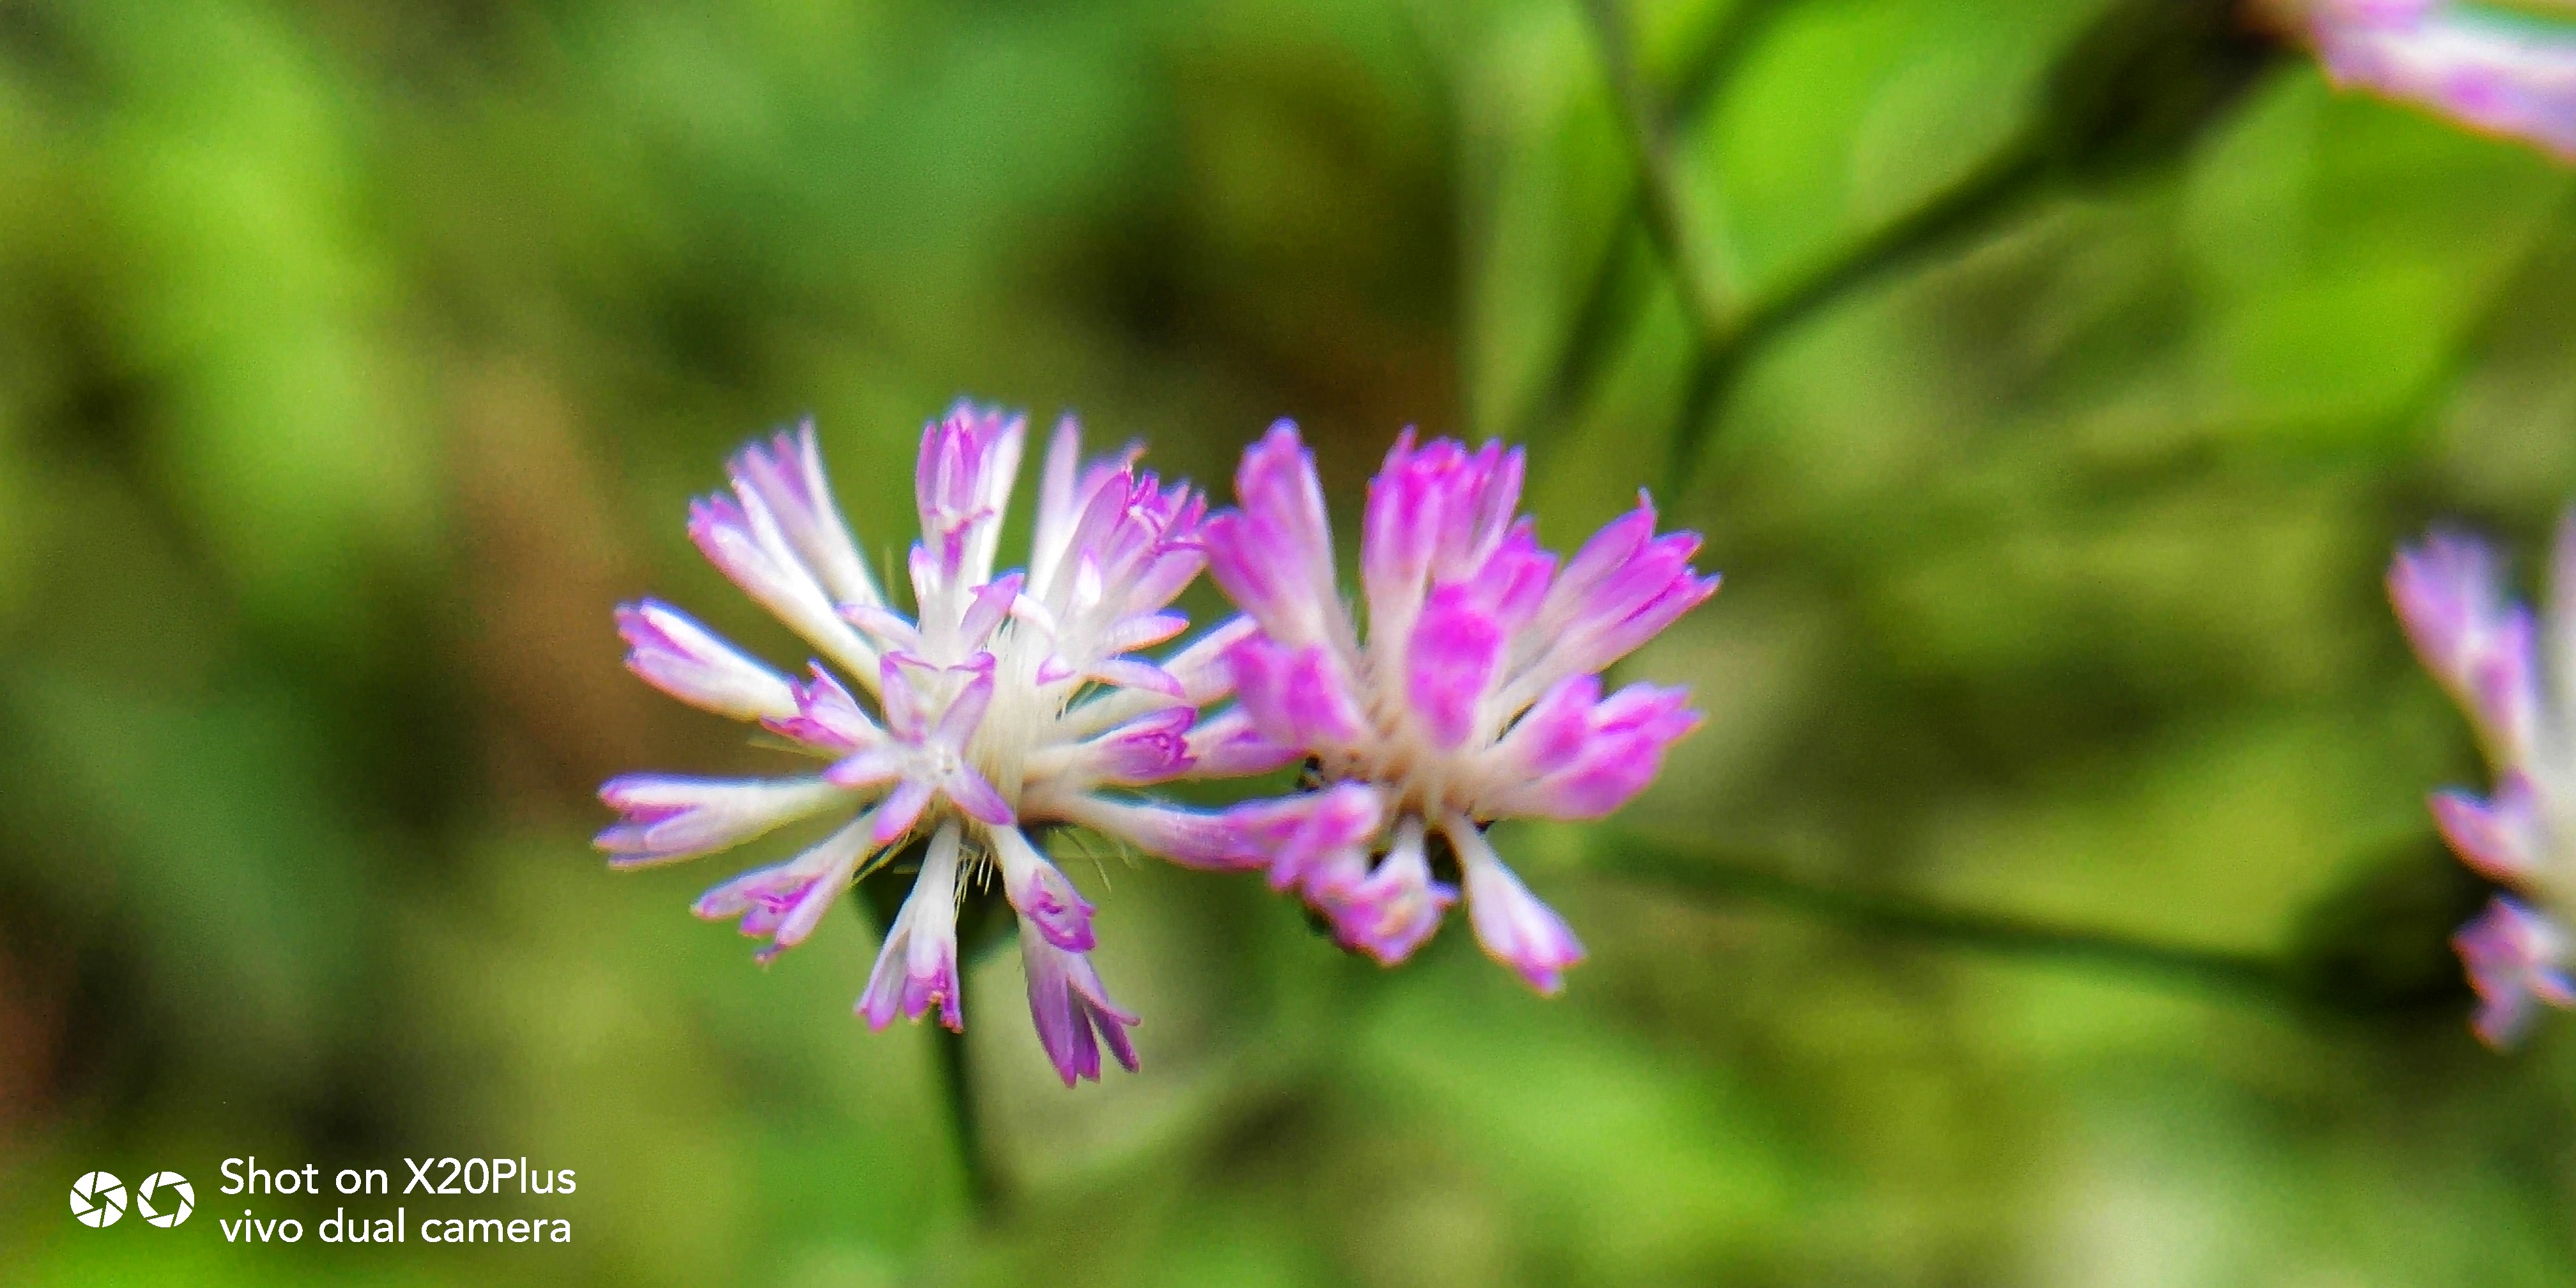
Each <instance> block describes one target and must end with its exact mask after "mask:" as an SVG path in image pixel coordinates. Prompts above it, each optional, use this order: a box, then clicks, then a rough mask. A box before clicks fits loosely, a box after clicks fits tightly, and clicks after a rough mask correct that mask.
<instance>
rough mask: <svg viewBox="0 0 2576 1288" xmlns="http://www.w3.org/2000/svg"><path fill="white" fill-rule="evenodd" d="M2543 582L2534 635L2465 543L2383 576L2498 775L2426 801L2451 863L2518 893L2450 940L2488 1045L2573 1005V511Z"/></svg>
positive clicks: (2500, 576)
mask: <svg viewBox="0 0 2576 1288" xmlns="http://www.w3.org/2000/svg"><path fill="white" fill-rule="evenodd" d="M2550 580H2551V583H2552V585H2551V590H2552V594H2553V596H2554V598H2553V600H2552V602H2551V603H2550V605H2549V610H2548V618H2547V621H2548V624H2547V629H2546V630H2545V631H2544V630H2543V629H2542V627H2541V622H2540V619H2539V618H2538V617H2536V616H2535V615H2534V614H2533V612H2532V610H2531V609H2530V608H2528V607H2526V606H2524V605H2522V604H2519V603H2516V602H2514V601H2513V600H2512V598H2511V597H2510V595H2509V593H2508V592H2507V590H2506V588H2505V585H2504V565H2503V560H2501V559H2500V558H2498V557H2497V556H2496V554H2495V553H2494V552H2493V551H2492V550H2490V549H2489V548H2488V547H2487V546H2486V545H2485V544H2484V543H2482V542H2480V541H2478V540H2477V539H2475V538H2473V537H2467V536H2463V535H2460V534H2457V533H2435V534H2433V535H2432V536H2430V537H2427V538H2426V539H2425V540H2424V541H2423V542H2422V543H2420V544H2417V545H2414V546H2410V547H2407V548H2405V549H2403V550H2400V551H2399V552H2398V554H2397V559H2396V561H2395V562H2394V563H2392V564H2391V565H2390V566H2389V569H2388V595H2389V599H2390V600H2391V602H2393V603H2394V604H2395V605H2396V608H2397V617H2398V620H2399V621H2400V622H2402V623H2403V624H2404V625H2405V627H2406V633H2407V636H2408V638H2409V639H2411V640H2412V641H2413V642H2414V645H2415V651H2416V654H2417V655H2418V656H2419V657H2421V658H2422V659H2423V661H2424V665H2425V667H2426V668H2427V669H2428V670H2430V671H2431V672H2432V673H2433V676H2434V678H2435V679H2437V680H2439V681H2441V683H2442V685H2443V687H2444V688H2446V689H2448V690H2449V691H2450V692H2451V695H2452V696H2453V697H2454V698H2456V699H2457V700H2458V701H2459V702H2460V704H2461V706H2462V707H2463V708H2464V709H2465V710H2466V711H2467V712H2468V715H2469V719H2470V723H2471V724H2472V725H2474V726H2475V727H2476V729H2477V731H2478V739H2479V742H2480V745H2481V746H2482V747H2483V748H2484V749H2485V752H2486V757H2487V761H2488V763H2489V764H2490V765H2491V766H2492V767H2493V768H2494V770H2495V774H2496V781H2495V787H2494V790H2493V791H2492V792H2491V793H2490V794H2489V795H2488V796H2486V797H2484V798H2480V797H2478V796H2475V795H2472V794H2470V793H2468V792H2462V791H2444V792H2439V793H2436V794H2435V795H2434V796H2433V798H2432V810H2433V819H2434V821H2435V823H2436V824H2438V825H2439V826H2440V828H2441V830H2442V836H2443V838H2444V839H2445V840H2447V841H2449V842H2450V845H2451V849H2452V850H2453V851H2454V852H2455V853H2457V854H2458V855H2459V856H2460V859H2461V861H2462V862H2464V863H2466V864H2468V865H2469V866H2470V867H2471V868H2473V869H2475V870H2476V871H2477V872H2478V874H2479V875H2481V876H2484V877H2486V878H2487V879H2488V880H2490V881H2493V882H2496V883H2497V884H2499V885H2502V886H2505V887H2507V888H2509V889H2511V890H2513V891H2515V892H2516V893H2517V894H2519V895H2520V896H2522V897H2521V898H2519V899H2516V898H2507V897H2499V898H2497V899H2496V901H2495V902H2494V903H2493V904H2492V905H2490V906H2489V908H2488V909H2487V911H2486V913H2485V914H2484V915H2482V916H2480V917H2479V918H2478V919H2477V920H2476V921H2473V922H2471V923H2470V924H2469V925H2468V926H2467V927H2466V928H2464V929H2463V930H2462V931H2461V932H2460V934H2459V935H2458V936H2457V937H2456V938H2455V939H2454V940H2453V941H2452V943H2453V944H2454V946H2456V947H2457V948H2458V949H2459V952H2460V958H2461V960H2462V962H2463V963H2464V964H2465V965H2466V966H2467V968H2468V972H2469V981H2470V983H2471V985H2472V986H2474V987H2475V988H2476V990H2477V994H2478V998H2479V1001H2480V1004H2481V1005H2480V1008H2479V1012H2478V1019H2477V1026H2476V1027H2477V1031H2478V1035H2479V1036H2480V1037H2482V1038H2484V1039H2486V1040H2487V1041H2488V1042H2490V1043H2493V1044H2496V1045H2502V1044H2504V1043H2506V1042H2508V1041H2510V1040H2511V1039H2512V1038H2513V1037H2514V1036H2516V1035H2517V1034H2518V1033H2520V1031H2521V1030H2522V1028H2523V1026H2524V1024H2525V1023H2526V1022H2527V1020H2528V1017H2529V1015H2530V1012H2531V1009H2532V1005H2533V1003H2535V1002H2539V1003H2546V1004H2547V1005H2550V1006H2555V1007H2560V1008H2562V1009H2563V1008H2566V1007H2569V1006H2571V1005H2576V990H2572V989H2571V988H2570V986H2569V978H2568V974H2567V972H2568V969H2569V967H2570V966H2571V965H2576V957H2571V947H2570V941H2569V938H2568V933H2567V930H2566V925H2567V919H2568V918H2569V916H2570V915H2571V914H2576V513H2571V514H2570V515H2569V516H2568V518H2567V520H2566V521H2565V522H2564V523H2563V524H2562V525H2561V527H2560V529H2559V536H2558V551H2557V556H2556V559H2555V561H2554V564H2553V567H2552V568H2551V571H2550ZM2544 646H2545V647H2546V649H2547V653H2546V655H2545V656H2546V657H2547V659H2548V664H2547V666H2546V667H2545V668H2544V666H2543V665H2542V657H2543V656H2544V654H2543V652H2542V649H2543V648H2544Z"/></svg>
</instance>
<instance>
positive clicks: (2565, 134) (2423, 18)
mask: <svg viewBox="0 0 2576 1288" xmlns="http://www.w3.org/2000/svg"><path fill="white" fill-rule="evenodd" d="M2308 31H2309V38H2310V40H2311V41H2312V43H2314V45H2315V46H2316V50H2317V58H2318V61H2319V62H2320V63H2322V64H2323V65H2324V67H2325V70H2326V74H2327V75H2328V76H2330V77H2332V78H2333V80H2334V82H2335V83H2336V84H2337V85H2343V86H2351V87H2358V88H2361V89H2365V90H2369V91H2371V92H2373V93H2376V94H2379V95H2382V96H2384V97H2387V98H2391V99H2395V100H2398V101H2401V102H2408V103H2415V104H2419V105H2422V106H2424V107H2426V108H2429V109H2431V110H2433V111H2434V112H2437V113H2439V114H2441V115H2443V116H2446V117H2449V118H2450V119H2452V120H2453V121H2456V122H2458V123H2459V124H2461V125H2464V126H2467V127H2468V128H2470V129H2473V130H2477V131H2480V132H2482V133H2486V134H2494V135H2500V136H2503V137H2506V138H2515V139H2522V140H2524V141H2526V142H2530V143H2534V144H2537V145H2539V146H2540V147H2541V148H2543V149H2545V150H2547V151H2549V152H2550V153H2552V154H2554V155H2556V156H2557V157H2559V158H2560V159H2561V160H2571V161H2576V30H2570V29H2568V28H2565V27H2563V26H2559V25H2557V24H2552V23H2547V22H2544V21H2542V20H2540V19H2538V18H2536V17H2534V16H2530V15H2526V14H2507V13H2502V12H2498V11H2496V10H2494V9H2490V8H2486V7H2483V6H2479V5H2473V4H2465V3H2458V2H2457V0H2317V2H2316V3H2315V4H2314V5H2313V6H2312V7H2311V8H2310V10H2309V13H2308Z"/></svg>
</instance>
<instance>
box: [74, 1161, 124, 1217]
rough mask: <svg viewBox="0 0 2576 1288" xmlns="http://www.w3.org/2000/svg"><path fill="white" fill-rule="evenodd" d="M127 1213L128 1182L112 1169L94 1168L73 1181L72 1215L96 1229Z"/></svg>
mask: <svg viewBox="0 0 2576 1288" xmlns="http://www.w3.org/2000/svg"><path fill="white" fill-rule="evenodd" d="M124 1215H125V1182H123V1181H120V1180H118V1179H116V1174H115V1173H113V1172H91V1173H90V1174H88V1175H86V1176H83V1177H82V1178H80V1179H79V1180H77V1181H74V1182H72V1216H73V1217H74V1218H76V1219H78V1220H79V1221H80V1223H81V1224H82V1225H86V1226H89V1227H91V1228H92V1229H97V1228H99V1227H101V1226H110V1225H114V1224H116V1222H117V1220H118V1218H120V1217H123V1216H124Z"/></svg>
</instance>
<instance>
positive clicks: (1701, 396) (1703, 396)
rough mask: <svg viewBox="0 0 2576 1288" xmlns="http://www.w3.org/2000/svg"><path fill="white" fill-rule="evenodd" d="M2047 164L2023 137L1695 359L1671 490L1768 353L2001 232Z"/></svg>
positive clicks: (1740, 322)
mask: <svg viewBox="0 0 2576 1288" xmlns="http://www.w3.org/2000/svg"><path fill="white" fill-rule="evenodd" d="M2047 172H2048V165H2047V157H2046V154H2045V153H2043V152H2042V151H2041V150H2040V148H2039V146H2038V144H2037V140H2036V138H2035V137H2034V136H2032V135H2028V134H2025V135H2022V136H2019V137H2017V138H2015V139H2014V140H2013V141H2012V142H2011V143H2008V144H2006V145H2005V146H2004V147H2003V148H2001V149H1999V150H1998V151H1997V152H1995V154H1994V155H1992V156H1990V157H1988V158H1987V159H1986V160H1985V161H1984V162H1983V163H1982V164H1980V165H1978V166H1977V168H1975V169H1973V170H1971V171H1969V172H1968V173H1966V174H1964V175H1961V176H1960V177H1959V179H1958V180H1957V181H1956V182H1954V183H1952V184H1950V185H1949V186H1948V187H1945V188H1943V189H1941V190H1940V191H1939V192H1936V193H1934V194H1932V195H1931V196H1930V197H1928V198H1926V199H1925V200H1924V202H1923V203H1922V204H1921V205H1918V206H1916V207H1915V208H1914V209H1912V210H1910V211H1908V212H1906V213H1905V214H1904V215H1902V216H1900V217H1898V218H1897V219H1895V220H1894V221H1892V222H1890V223H1888V224H1886V225H1884V226H1882V227H1880V228H1879V229H1878V230H1877V231H1876V232H1873V233H1871V234H1869V235H1868V236H1866V237H1863V238H1862V239H1861V240H1859V241H1858V242H1855V243H1853V244H1852V245H1851V246H1849V247H1847V248H1845V249H1844V251H1843V252H1842V253H1841V254H1839V255H1836V256H1835V257H1834V258H1833V259H1831V260H1829V261H1827V262H1826V263H1825V264H1823V265H1822V266H1820V267H1818V268H1817V269H1816V270H1815V271H1814V272H1811V273H1809V274H1808V275H1807V276H1806V277H1805V278H1803V279H1801V280H1800V281H1798V282H1797V283H1796V284H1795V285H1793V286H1791V287H1789V289H1787V290H1785V291H1781V292H1779V293H1778V294H1775V295H1771V296H1769V297H1767V298H1764V299H1762V300H1760V301H1758V302H1757V303H1755V304H1754V305H1753V306H1752V307H1751V308H1749V309H1747V310H1745V311H1744V313H1743V314H1742V315H1741V316H1739V317H1737V318H1736V319H1735V320H1734V322H1733V323H1732V324H1731V325H1730V326H1729V328H1728V329H1727V330H1726V332H1725V333H1724V334H1722V335H1720V336H1719V337H1718V338H1717V340H1716V342H1715V343H1714V344H1703V345H1702V346H1701V348H1700V351H1699V352H1698V353H1697V354H1696V355H1695V356H1694V357H1693V359H1692V362H1691V369H1690V375H1689V377H1688V379H1687V380H1686V382H1685V385H1684V390H1685V392H1684V394H1683V398H1682V407H1681V413H1680V415H1679V416H1678V417H1677V419H1676V421H1675V423H1674V426H1673V432H1672V434H1671V435H1670V436H1669V437H1668V438H1667V439H1666V442H1667V443H1668V444H1669V447H1668V450H1669V452H1670V457H1669V459H1668V461H1667V464H1666V468H1665V477H1664V487H1665V490H1666V491H1667V492H1669V493H1672V494H1674V495H1679V494H1680V492H1681V491H1682V489H1683V488H1685V487H1687V486H1688V485H1689V483H1690V480H1691V474H1692V471H1693V469H1694V468H1695V467H1696V466H1697V464H1698V461H1699V457H1700V455H1701V453H1702V451H1703V450H1704V449H1705V445H1706V442H1707V439H1708V436H1709V431H1708V424H1709V418H1710V416H1711V415H1712V414H1713V413H1714V412H1715V411H1716V410H1717V408H1718V407H1719V406H1720V405H1722V404H1723V403H1724V402H1725V400H1726V395H1727V394H1729V393H1730V392H1732V391H1733V389H1734V385H1735V381H1736V379H1737V377H1738V376H1740V375H1741V374H1742V373H1743V370H1744V367H1745V366H1746V364H1747V363H1748V362H1749V361H1750V360H1751V359H1752V357H1753V356H1754V355H1755V354H1757V353H1759V352H1760V351H1761V350H1762V348H1763V346H1765V345H1767V344H1769V343H1770V342H1771V341H1772V340H1774V339H1776V338H1778V337H1779V336H1781V335H1783V334H1786V333H1787V332H1788V331H1790V330H1791V329H1793V328H1795V327H1796V326H1797V325H1798V324H1799V323H1801V322H1804V321H1805V320H1807V318H1808V317H1810V316H1811V315H1813V314H1814V313H1816V312H1817V311H1818V310H1820V309H1822V308H1824V307H1825V306H1826V305H1829V304H1831V303H1833V302H1834V301H1836V300H1838V299H1841V298H1842V297H1843V296H1845V295H1848V294H1850V293H1851V292H1852V291H1855V290H1857V289H1859V288H1861V287H1863V286H1866V285H1868V284H1870V283H1871V282H1874V281H1877V280H1878V279H1880V278H1882V277H1885V276H1887V275H1888V274H1891V273H1894V272H1897V271H1899V270H1901V269H1903V268H1906V267H1908V266H1910V265H1912V264H1913V263H1914V262H1916V261H1917V260H1920V259H1923V258H1925V257H1927V256H1929V255H1931V254H1933V253H1935V252H1938V251H1941V250H1945V249H1948V248H1949V247H1951V246H1952V245H1954V244H1955V243H1957V242H1958V241H1960V240H1962V239H1964V238H1966V237H1968V236H1970V235H1972V234H1974V233H1976V232H1977V231H1979V230H1981V229H1984V228H1988V227H1991V226H1993V225H1994V224H1995V223H1998V222H2000V221H2001V219H2002V218H2003V217H2004V216H2005V215H2007V214H2009V213H2010V212H2012V211H2013V210H2015V209H2018V208H2019V207H2020V206H2021V205H2022V203H2023V202H2024V201H2025V200H2026V199H2028V198H2029V197H2030V196H2031V195H2032V194H2033V193H2035V192H2037V191H2038V189H2039V188H2040V186H2041V184H2042V183H2043V182H2044V181H2045V180H2046V178H2047Z"/></svg>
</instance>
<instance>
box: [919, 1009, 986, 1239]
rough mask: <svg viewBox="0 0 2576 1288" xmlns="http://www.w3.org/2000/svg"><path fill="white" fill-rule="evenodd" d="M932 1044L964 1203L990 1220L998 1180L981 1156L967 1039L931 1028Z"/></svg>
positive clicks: (979, 1120)
mask: <svg viewBox="0 0 2576 1288" xmlns="http://www.w3.org/2000/svg"><path fill="white" fill-rule="evenodd" d="M929 1028H930V1040H931V1044H932V1045H933V1046H934V1047H935V1048H936V1049H937V1050H938V1052H939V1084H940V1088H941V1090H943V1091H944V1092H945V1093H946V1095H945V1097H944V1099H945V1100H946V1102H947V1105H948V1126H949V1129H950V1131H951V1132H952V1133H953V1134H954V1135H955V1136H956V1138H957V1164H958V1167H959V1168H960V1169H961V1170H963V1171H964V1173H965V1176H966V1199H967V1201H968V1202H969V1203H970V1204H972V1205H973V1207H974V1209H975V1215H976V1216H977V1217H979V1218H983V1219H987V1220H989V1219H991V1218H992V1217H994V1216H997V1215H999V1214H1000V1212H1001V1210H1002V1184H1001V1177H1000V1176H999V1175H997V1174H996V1173H995V1172H994V1170H993V1165H992V1160H991V1159H990V1158H989V1157H987V1156H986V1155H985V1153H984V1131H983V1120H982V1118H981V1117H980V1116H979V1115H978V1113H977V1112H976V1109H975V1078H974V1071H973V1069H972V1067H971V1060H972V1057H971V1055H970V1053H969V1052H968V1050H967V1047H966V1035H965V1034H963V1033H954V1032H951V1031H949V1030H948V1029H947V1028H945V1027H943V1026H941V1025H937V1024H933V1025H930V1026H929Z"/></svg>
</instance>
